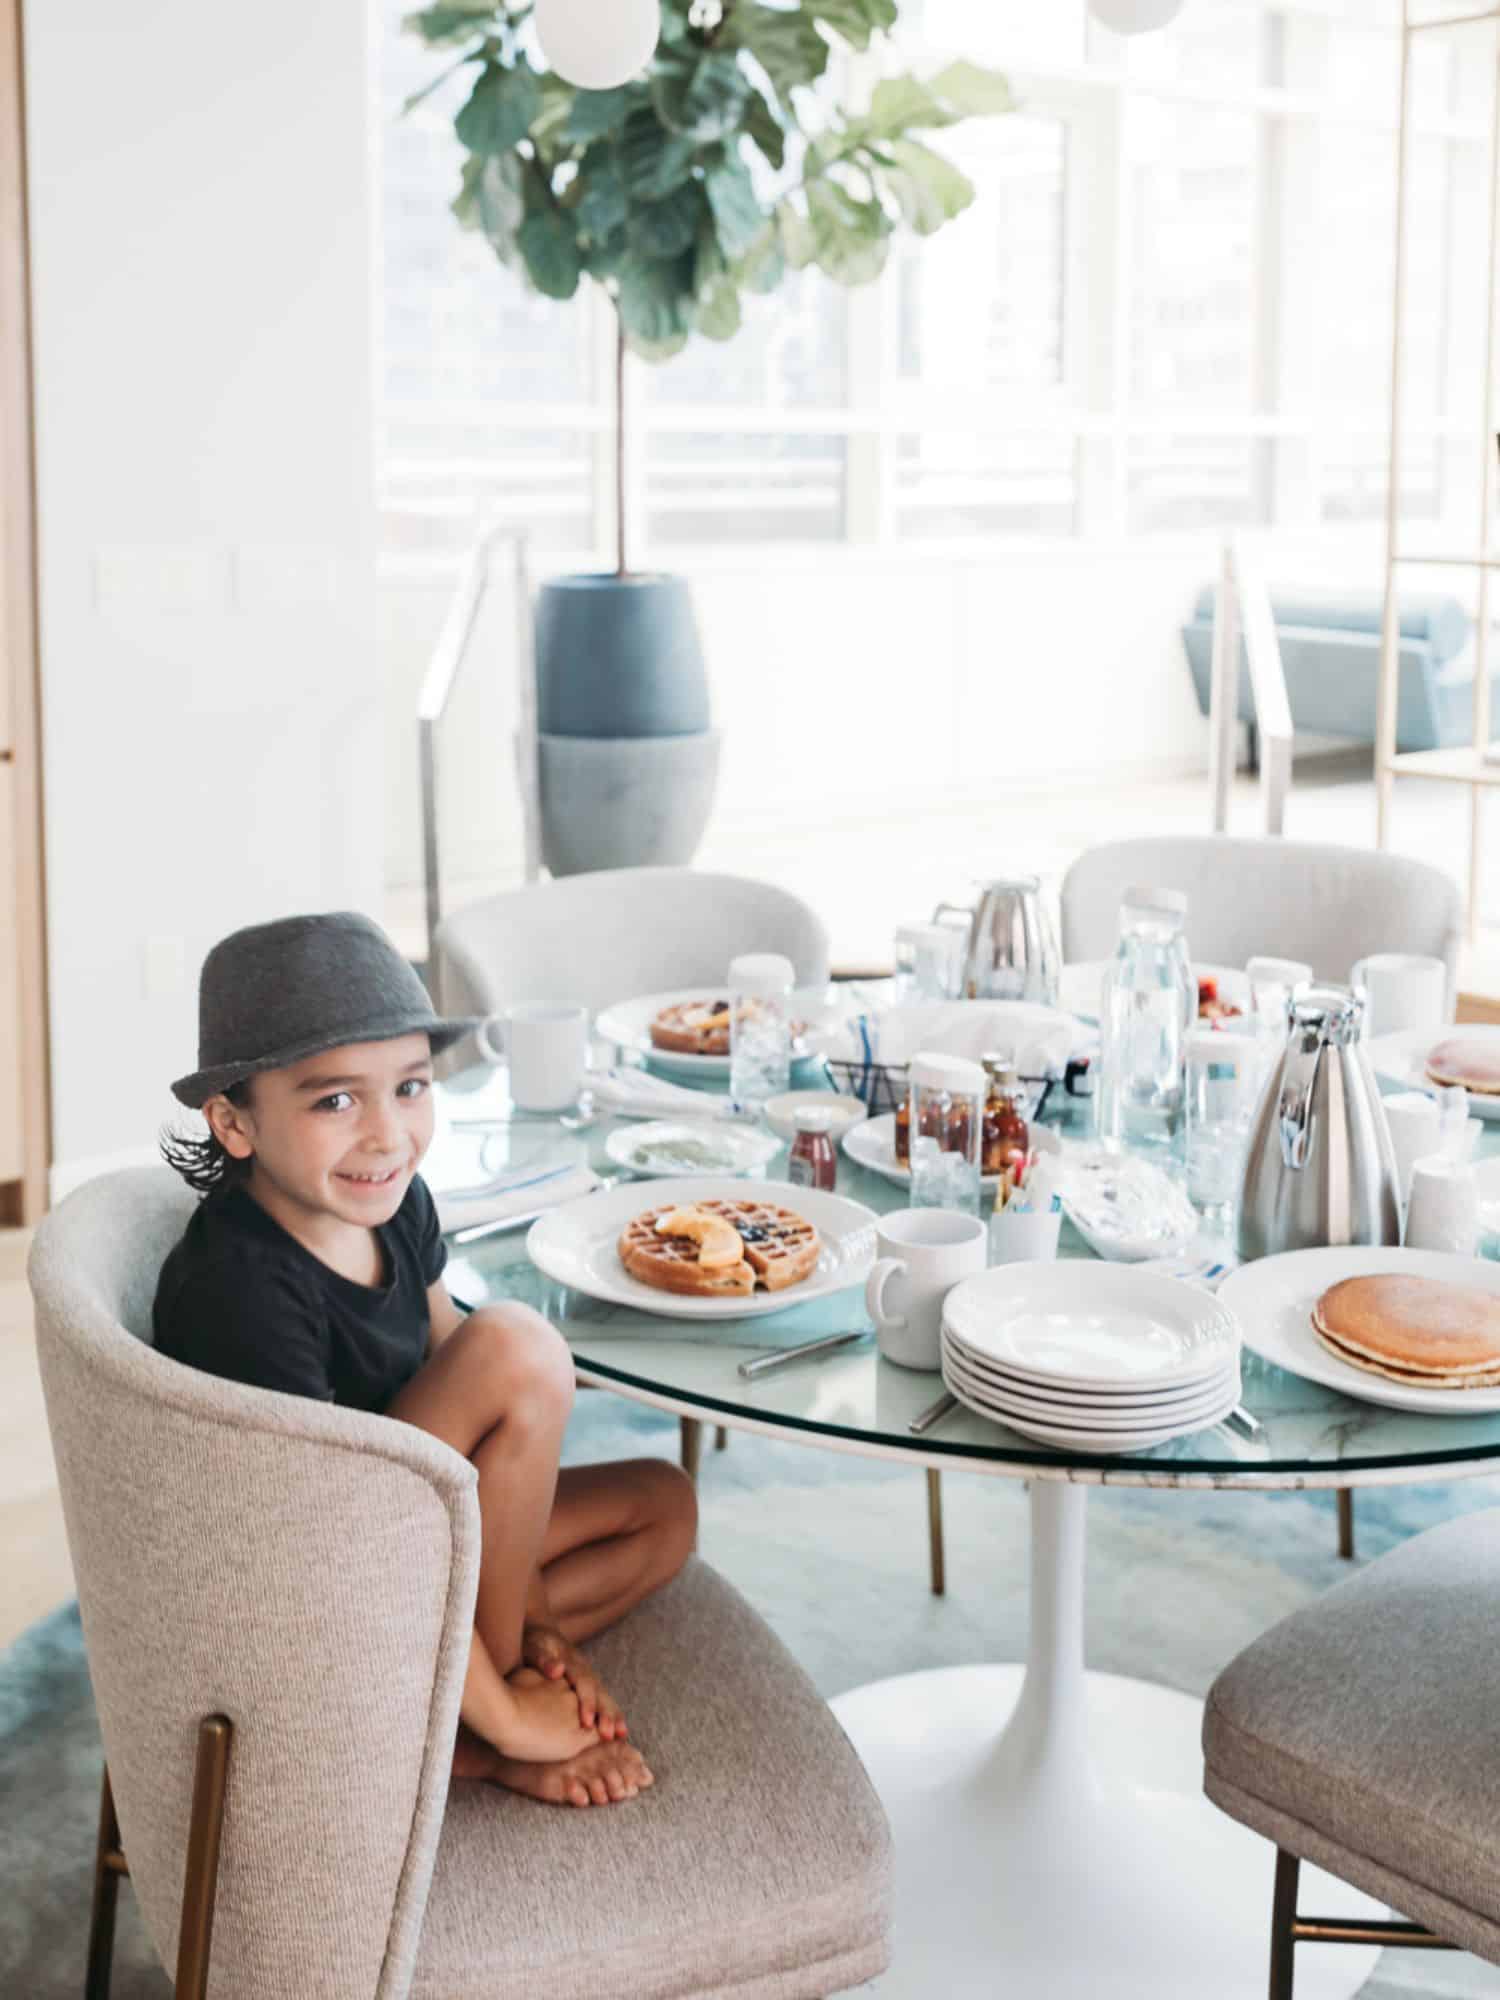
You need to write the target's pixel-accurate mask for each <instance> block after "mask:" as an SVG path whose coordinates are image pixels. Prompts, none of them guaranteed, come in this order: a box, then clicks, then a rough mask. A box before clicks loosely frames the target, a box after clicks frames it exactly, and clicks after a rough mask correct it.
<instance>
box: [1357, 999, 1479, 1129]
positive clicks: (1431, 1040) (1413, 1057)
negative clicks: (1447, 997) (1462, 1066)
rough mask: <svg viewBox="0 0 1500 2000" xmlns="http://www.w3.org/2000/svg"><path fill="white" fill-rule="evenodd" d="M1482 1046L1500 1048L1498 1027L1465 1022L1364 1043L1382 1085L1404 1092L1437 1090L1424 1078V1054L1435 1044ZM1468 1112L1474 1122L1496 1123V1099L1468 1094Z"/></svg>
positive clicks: (1476, 1022) (1416, 1029)
mask: <svg viewBox="0 0 1500 2000" xmlns="http://www.w3.org/2000/svg"><path fill="white" fill-rule="evenodd" d="M1451 1041H1465V1042H1484V1043H1487V1044H1489V1045H1490V1046H1492V1047H1493V1046H1497V1045H1500V1027H1497V1026H1496V1025H1495V1024H1494V1023H1493V1022H1481V1021H1466V1022H1465V1023H1464V1025H1463V1026H1462V1027H1461V1028H1454V1027H1448V1028H1438V1029H1436V1030H1433V1029H1430V1028H1408V1029H1406V1030H1405V1031H1404V1032H1403V1033H1401V1034H1399V1035H1375V1036H1373V1037H1372V1038H1371V1039H1370V1040H1369V1041H1368V1042H1366V1043H1365V1054H1366V1055H1367V1056H1368V1057H1369V1058H1370V1067H1371V1068H1372V1069H1373V1070H1374V1072H1375V1074H1376V1075H1377V1076H1378V1077H1379V1078H1380V1079H1381V1081H1382V1082H1384V1083H1399V1084H1400V1085H1401V1086H1402V1087H1403V1089H1406V1090H1425V1091H1428V1092H1432V1091H1435V1090H1436V1089H1437V1088H1438V1086H1437V1085H1436V1084H1435V1083H1434V1082H1433V1081H1432V1078H1431V1077H1430V1076H1429V1075H1428V1074H1427V1053H1428V1050H1429V1049H1435V1048H1436V1047H1437V1045H1438V1043H1439V1042H1451ZM1469 1109H1470V1111H1471V1112H1472V1113H1473V1114H1474V1116H1475V1117H1476V1118H1487V1119H1489V1120H1491V1121H1492V1122H1500V1097H1481V1096H1480V1095H1479V1093H1478V1092H1477V1091H1474V1090H1471V1091H1470V1092H1469Z"/></svg>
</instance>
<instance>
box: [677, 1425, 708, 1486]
mask: <svg viewBox="0 0 1500 2000" xmlns="http://www.w3.org/2000/svg"><path fill="white" fill-rule="evenodd" d="M677 1428H678V1431H679V1433H680V1435H681V1438H682V1469H683V1471H684V1472H685V1473H686V1474H687V1476H688V1478H689V1479H691V1480H694V1481H696V1480H697V1477H698V1461H699V1459H700V1458H702V1456H703V1425H702V1423H701V1422H700V1421H699V1419H698V1418H697V1417H679V1418H678V1419H677Z"/></svg>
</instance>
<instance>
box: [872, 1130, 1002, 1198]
mask: <svg viewBox="0 0 1500 2000" xmlns="http://www.w3.org/2000/svg"><path fill="white" fill-rule="evenodd" d="M842 1143H843V1148H844V1151H845V1152H846V1153H847V1154H848V1155H849V1157H850V1159H851V1160H853V1161H854V1162H855V1164H856V1165H857V1166H861V1167H868V1168H869V1170H870V1172H871V1173H872V1174H879V1175H880V1177H881V1179H882V1180H887V1181H893V1182H894V1183H895V1185H896V1186H897V1187H910V1186H911V1168H910V1167H903V1166H902V1164H901V1162H900V1161H899V1160H898V1159H897V1158H896V1114H895V1112H894V1111H882V1112H881V1114H880V1116H879V1117H878V1118H862V1119H861V1120H860V1121H859V1123H858V1124H857V1125H851V1126H850V1127H849V1129H848V1131H847V1132H846V1133H845V1134H844V1137H843V1142H842ZM999 1185H1000V1176H999V1175H998V1174H982V1175H981V1176H980V1186H981V1187H987V1188H988V1189H989V1190H990V1191H991V1193H993V1192H994V1190H995V1189H996V1188H997V1187H999Z"/></svg>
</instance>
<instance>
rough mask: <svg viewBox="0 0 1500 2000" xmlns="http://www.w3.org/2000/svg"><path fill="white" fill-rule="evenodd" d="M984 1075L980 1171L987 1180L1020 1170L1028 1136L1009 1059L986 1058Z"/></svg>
mask: <svg viewBox="0 0 1500 2000" xmlns="http://www.w3.org/2000/svg"><path fill="white" fill-rule="evenodd" d="M984 1074H985V1079H986V1094H985V1101H984V1136H983V1138H982V1140H981V1142H980V1149H979V1171H980V1172H981V1173H982V1174H984V1175H985V1176H986V1177H989V1176H990V1175H995V1174H1003V1173H1004V1172H1005V1170H1006V1168H1007V1167H1014V1168H1016V1169H1017V1170H1019V1169H1021V1168H1023V1167H1024V1166H1025V1164H1026V1154H1027V1151H1028V1149H1029V1147H1030V1144H1031V1134H1030V1132H1029V1131H1028V1129H1027V1125H1026V1120H1025V1119H1024V1118H1023V1117H1022V1115H1021V1101H1022V1100H1021V1079H1020V1078H1019V1076H1017V1074H1016V1071H1015V1066H1014V1064H1013V1063H1012V1062H1011V1059H1010V1057H1009V1056H1006V1055H988V1056H986V1057H985V1058H984Z"/></svg>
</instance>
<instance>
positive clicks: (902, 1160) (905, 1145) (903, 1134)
mask: <svg viewBox="0 0 1500 2000" xmlns="http://www.w3.org/2000/svg"><path fill="white" fill-rule="evenodd" d="M894 1144H895V1148H896V1163H897V1165H898V1166H903V1167H909V1166H910V1165H911V1092H910V1091H903V1093H902V1096H901V1102H900V1103H899V1104H898V1105H897V1106H896V1130H895V1134H894Z"/></svg>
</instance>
